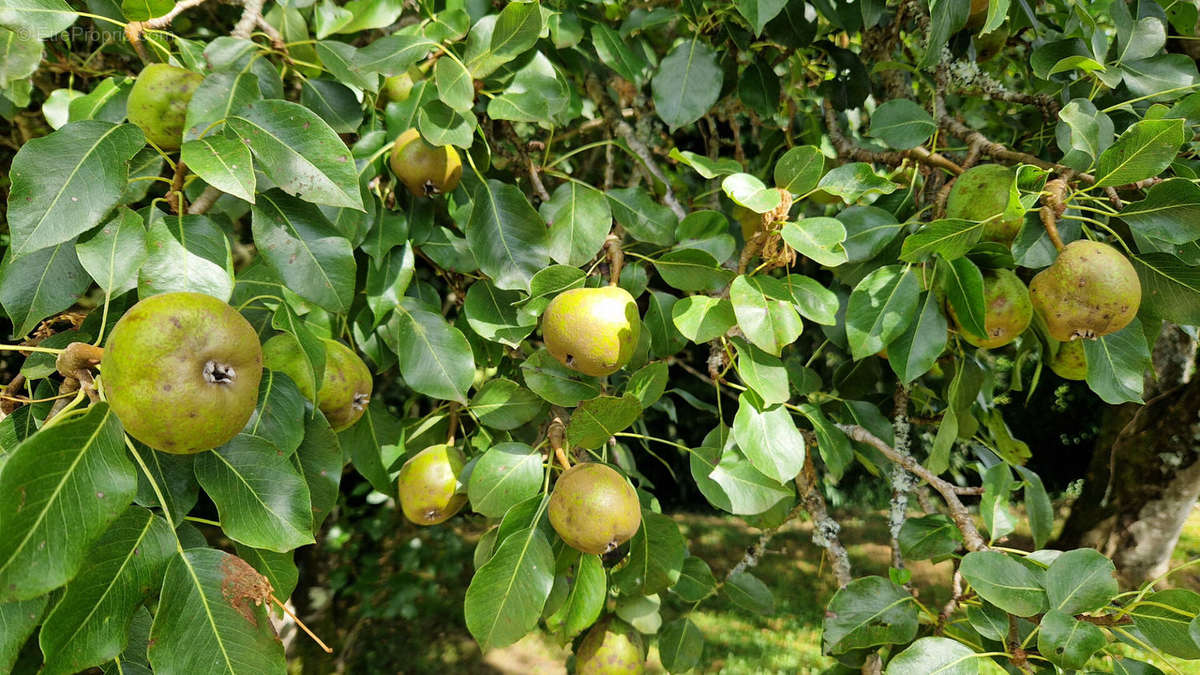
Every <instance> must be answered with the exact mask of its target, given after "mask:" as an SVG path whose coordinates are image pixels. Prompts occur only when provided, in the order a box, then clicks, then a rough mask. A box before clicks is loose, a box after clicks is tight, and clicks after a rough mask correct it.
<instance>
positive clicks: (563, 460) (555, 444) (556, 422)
mask: <svg viewBox="0 0 1200 675" xmlns="http://www.w3.org/2000/svg"><path fill="white" fill-rule="evenodd" d="M565 432H566V425H564V424H563V421H562V418H561V417H559V416H558V415H555V416H554V419H553V420H551V421H550V428H549V429H547V430H546V437H547V438H549V439H550V447H551V449H553V450H554V457H555V458H556V459H557V460H558V463H559V464H561V465H562V468H563V470H564V471H566V470H568V469H570V468H571V461H570V460H569V459H567V453H566V452H565V451H564V450H563V435H564V433H565Z"/></svg>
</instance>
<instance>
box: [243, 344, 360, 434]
mask: <svg viewBox="0 0 1200 675" xmlns="http://www.w3.org/2000/svg"><path fill="white" fill-rule="evenodd" d="M322 343H323V344H324V345H325V371H324V374H323V376H322V378H321V388H320V389H319V390H317V391H316V393H315V394H314V390H316V387H315V386H314V385H313V378H312V372H311V371H310V370H309V369H308V368H306V367H303V366H304V358H303V354H302V352H301V350H300V344H299V343H298V342H297V341H296V338H294V337H292V336H291V335H276V336H275V337H273V338H271V339H270V340H267V343H266V344H264V345H263V363H264V364H265V365H266V367H268V368H270V369H271V370H276V371H279V372H281V373H284V374H285V375H287V376H288V377H290V378H292V380H293V381H294V382H295V383H296V387H297V388H298V389H299V390H300V393H301V394H303V395H304V397H305V398H307V399H308V400H310V401H313V402H314V403H316V405H317V407H318V408H319V409H320V410H321V412H323V413H325V419H327V420H329V426H331V427H332V428H333V430H334V431H342V430H343V429H347V428H349V427H351V426H353V425H354V423H355V422H357V421H358V418H360V417H362V415H363V412H364V411H366V409H367V404H368V403H369V402H370V401H371V390H372V386H373V382H372V378H371V371H370V370H368V369H367V364H365V363H363V361H362V359H360V358H358V354H355V353H354V351H353V350H352V349H350V348H349V347H347V346H346V345H344V344H342V343H340V342H338V341H337V340H329V339H326V340H322Z"/></svg>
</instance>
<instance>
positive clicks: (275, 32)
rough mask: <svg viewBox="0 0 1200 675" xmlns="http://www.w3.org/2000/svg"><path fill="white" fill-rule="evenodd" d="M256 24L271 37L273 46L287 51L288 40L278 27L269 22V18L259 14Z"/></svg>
mask: <svg viewBox="0 0 1200 675" xmlns="http://www.w3.org/2000/svg"><path fill="white" fill-rule="evenodd" d="M255 25H256V26H258V29H259V30H261V31H262V32H264V33H266V34H267V37H268V38H270V39H271V46H272V47H274V48H275V49H277V50H279V51H281V52H287V41H286V40H284V39H283V34H282V33H280V32H279V29H278V28H276V27H275V26H272V25H271V24H269V23H267V20H266V19H264V18H262V15H259V17H258V19H257V20H256V21H255Z"/></svg>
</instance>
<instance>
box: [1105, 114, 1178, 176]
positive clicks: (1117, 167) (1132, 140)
mask: <svg viewBox="0 0 1200 675" xmlns="http://www.w3.org/2000/svg"><path fill="white" fill-rule="evenodd" d="M1184 140H1185V135H1184V124H1183V120H1181V119H1162V120H1142V121H1140V122H1136V123H1134V124H1133V125H1131V126H1130V127H1129V128H1128V129H1126V130H1125V132H1124V133H1122V134H1121V135H1120V137H1118V138H1117V142H1116V143H1113V145H1112V147H1110V148H1109V149H1107V150H1105V151H1104V152H1103V154H1101V155H1100V160H1099V166H1097V168H1096V184H1095V186H1096V187H1105V186H1110V185H1124V184H1126V183H1133V182H1136V181H1139V180H1143V179H1146V178H1153V177H1155V176H1157V175H1158V174H1160V173H1162V172H1163V171H1165V170H1166V168H1167V167H1168V166H1169V165H1170V164H1171V162H1173V161H1174V160H1175V155H1176V154H1177V153H1178V152H1179V146H1181V145H1183V142H1184Z"/></svg>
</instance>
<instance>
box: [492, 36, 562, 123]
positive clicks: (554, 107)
mask: <svg viewBox="0 0 1200 675" xmlns="http://www.w3.org/2000/svg"><path fill="white" fill-rule="evenodd" d="M570 99H571V96H570V93H569V92H568V90H567V85H566V82H565V80H564V78H563V77H562V76H561V75H559V74H558V71H557V70H555V68H554V64H553V63H551V62H550V59H548V58H546V56H545V55H544V54H542V53H541V52H537V53H535V54H534V56H533V59H532V60H531V61H530V62H529V63H527V64H525V66H524V67H523V68H521V70H519V71H517V74H516V76H515V77H513V79H512V81H511V82H509V84H508V87H506V88H505V89H504V91H503V92H502V93H501V94H500V95H499V96H497V97H496V98H493V99H492V100H490V101H488V107H487V112H488V117H490V118H492V119H493V120H512V121H514V122H535V123H540V124H542V126H550V125H551V124H552V123H553V122H552V118H553V117H554V116H556V115H558V114H559V113H561V112H562V111H563V109H564V108H566V107H567V104H568V103H569V102H570Z"/></svg>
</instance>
